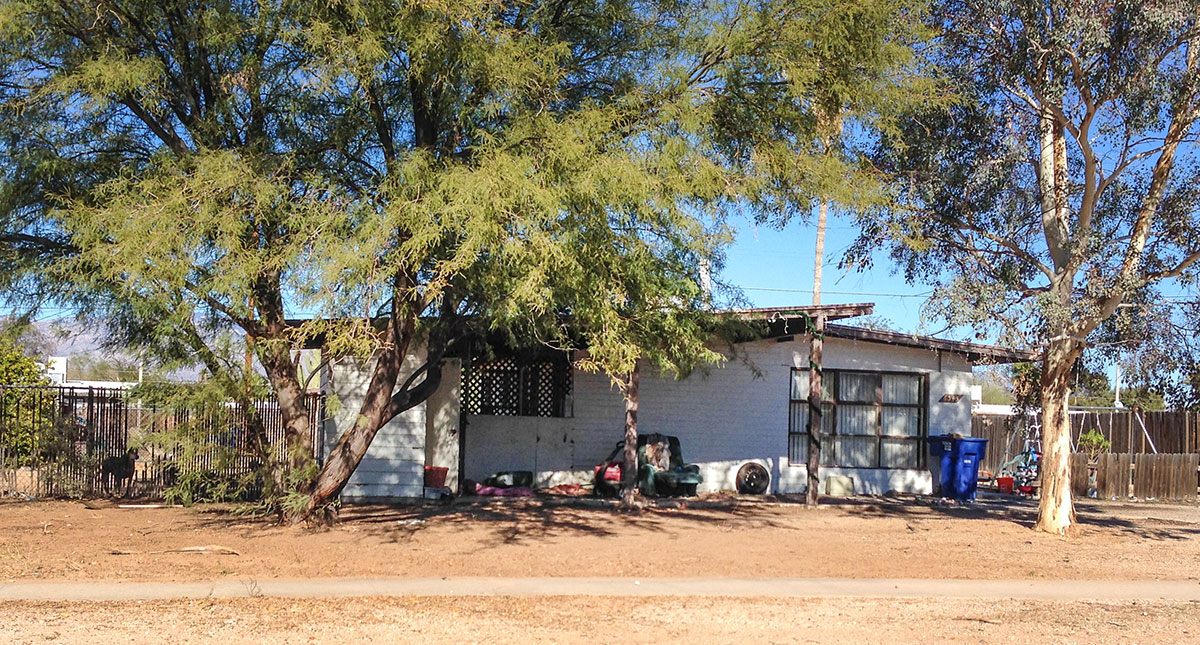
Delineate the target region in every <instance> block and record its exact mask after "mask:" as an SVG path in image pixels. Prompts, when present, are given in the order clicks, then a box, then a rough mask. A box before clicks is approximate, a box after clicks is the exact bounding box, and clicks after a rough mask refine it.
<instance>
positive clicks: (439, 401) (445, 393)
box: [425, 359, 462, 491]
mask: <svg viewBox="0 0 1200 645" xmlns="http://www.w3.org/2000/svg"><path fill="white" fill-rule="evenodd" d="M461 385H462V365H461V363H460V361H459V360H458V359H451V360H448V361H446V363H445V364H444V365H443V366H442V384H441V387H439V388H438V389H437V391H436V392H434V393H433V396H431V397H429V400H428V401H426V402H425V465H427V466H436V467H439V468H447V469H449V472H448V473H447V474H446V487H447V488H449V489H450V490H452V491H456V490H458V480H459V478H458V452H459V451H458V441H459V434H458V431H459V427H458V426H459V410H460V409H461V407H460V401H461V395H462V394H461V393H462V387H461Z"/></svg>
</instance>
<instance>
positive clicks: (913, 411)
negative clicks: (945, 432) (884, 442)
mask: <svg viewBox="0 0 1200 645" xmlns="http://www.w3.org/2000/svg"><path fill="white" fill-rule="evenodd" d="M883 434H885V435H907V436H910V437H916V436H918V435H920V434H921V412H920V410H918V409H917V408H897V407H893V406H890V405H885V406H883Z"/></svg>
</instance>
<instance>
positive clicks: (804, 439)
mask: <svg viewBox="0 0 1200 645" xmlns="http://www.w3.org/2000/svg"><path fill="white" fill-rule="evenodd" d="M788 463H790V464H791V465H793V466H800V465H803V464H806V463H808V435H806V434H797V433H794V432H792V433H788Z"/></svg>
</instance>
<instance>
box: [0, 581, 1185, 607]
mask: <svg viewBox="0 0 1200 645" xmlns="http://www.w3.org/2000/svg"><path fill="white" fill-rule="evenodd" d="M574 595H586V596H728V597H740V598H768V597H798V598H830V597H844V598H982V599H1009V598H1011V599H1025V600H1059V601H1129V600H1168V601H1184V602H1186V601H1200V582H1196V581H1170V582H1149V581H1138V582H1127V581H1112V580H921V579H850V578H678V579H671V578H651V579H642V580H637V579H632V578H374V579H372V578H364V579H351V578H332V579H325V578H318V579H311V580H220V581H212V582H11V583H0V601H18V600H19V601H120V600H172V599H179V598H252V597H258V596H271V597H282V598H332V597H347V596H574Z"/></svg>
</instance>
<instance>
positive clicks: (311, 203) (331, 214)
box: [0, 0, 906, 518]
mask: <svg viewBox="0 0 1200 645" xmlns="http://www.w3.org/2000/svg"><path fill="white" fill-rule="evenodd" d="M864 4H871V5H878V6H879V7H882V8H883V9H881V11H883V12H884V13H887V12H889V11H890V12H893V13H897V14H898V13H900V12H902V9H903V7H904V6H906V5H905V4H903V3H891V2H878V3H862V2H860V1H855V2H851V1H849V0H834V1H832V2H831V1H829V0H820V1H818V0H811V1H805V2H792V1H783V0H778V1H775V0H770V1H767V2H743V1H740V0H730V1H727V2H717V3H691V2H677V1H674V0H671V1H656V0H615V1H614V0H579V1H574V0H545V1H538V0H534V1H531V2H529V1H523V2H505V1H499V2H498V1H495V0H449V1H447V2H397V1H392V0H351V1H348V2H339V3H332V4H327V3H310V2H297V1H295V0H273V1H267V2H238V1H235V0H222V1H218V2H205V3H198V2H188V1H184V0H167V1H165V2H160V1H153V2H152V1H149V0H96V1H93V2H78V1H68V2H51V1H49V0H27V1H24V2H19V3H5V4H3V5H2V6H0V76H2V78H3V80H2V81H0V130H2V133H3V141H0V181H2V183H0V221H2V222H3V226H2V231H0V235H2V236H3V238H2V239H3V240H4V242H5V247H4V249H3V250H4V253H2V254H0V278H2V279H3V280H4V281H5V285H4V286H6V287H8V288H7V289H6V291H5V295H6V296H7V297H8V298H9V299H10V301H15V302H14V303H15V304H23V305H25V306H26V308H27V309H34V308H36V307H37V306H38V305H42V304H51V305H62V304H66V305H69V306H74V307H76V308H78V309H79V310H81V311H82V312H83V313H84V314H85V315H88V316H91V317H93V318H97V319H100V320H103V321H105V322H107V323H109V324H115V325H117V326H119V327H123V328H125V330H126V331H127V333H128V335H129V336H130V337H131V338H139V339H142V340H143V342H145V343H147V344H148V345H151V346H153V347H155V348H165V349H164V351H166V352H167V353H168V354H169V355H170V356H172V357H173V358H175V359H177V360H185V359H187V358H188V357H191V358H193V359H194V360H196V361H198V362H201V363H203V364H204V365H205V366H206V367H207V368H208V370H209V371H210V372H218V371H221V370H225V369H229V367H230V366H229V365H228V361H227V360H225V359H223V358H222V356H224V355H225V354H223V353H221V352H217V351H215V348H214V347H213V346H212V345H213V343H214V342H215V340H214V339H218V338H221V337H222V334H223V333H225V332H228V331H233V332H234V333H238V334H243V335H244V336H245V338H246V340H247V342H248V345H249V347H250V348H251V350H252V351H253V353H254V355H255V357H256V358H257V363H258V364H259V366H260V367H261V370H262V371H263V373H264V374H265V376H266V379H267V381H268V382H269V384H270V387H271V390H272V391H273V392H274V396H275V398H276V400H277V401H278V403H279V407H280V410H281V411H282V414H283V418H284V421H285V427H286V436H287V441H288V449H289V450H288V453H289V462H290V463H289V464H287V466H289V468H287V469H281V472H282V471H283V470H286V471H287V472H290V473H291V481H289V482H281V484H283V483H286V484H287V486H288V488H290V489H291V490H292V495H291V496H290V497H289V502H288V509H289V514H290V515H291V516H292V517H293V518H305V517H310V516H312V515H313V514H314V513H316V512H318V511H320V510H321V509H322V508H324V507H325V506H326V505H327V504H328V503H329V502H330V501H332V500H334V499H336V496H337V495H338V494H339V492H340V491H341V489H342V487H343V486H344V485H345V483H346V482H347V480H348V479H349V477H350V475H351V474H352V473H353V471H354V469H355V468H356V467H357V465H358V463H359V462H360V461H361V459H362V458H363V456H364V455H365V454H366V452H367V450H368V448H369V446H370V444H371V441H372V439H373V438H374V436H375V434H376V432H377V431H378V429H379V428H380V427H382V426H383V425H384V424H385V423H386V422H387V421H388V420H390V419H391V418H393V417H394V416H396V415H397V414H399V413H401V412H403V411H404V410H407V409H409V408H410V407H412V406H414V405H417V404H419V403H421V402H422V401H423V400H424V399H425V398H426V397H428V396H429V394H430V393H432V392H433V391H434V390H435V389H436V388H437V386H438V379H439V377H440V374H441V370H440V362H441V359H442V357H443V356H444V355H445V353H446V352H447V351H449V349H450V348H451V347H453V346H454V344H455V343H457V342H459V341H460V339H462V338H463V337H465V336H466V335H468V334H470V333H471V332H472V331H475V330H477V329H480V328H482V329H488V330H503V331H505V332H506V333H510V334H511V335H513V336H514V339H515V340H516V341H518V342H541V343H550V344H558V345H562V346H564V347H572V346H586V347H587V349H588V354H587V356H586V358H585V359H584V360H583V361H582V364H581V366H582V367H585V368H590V369H596V370H601V371H604V372H606V373H608V374H610V375H614V376H615V377H617V378H621V376H622V375H626V374H628V373H630V371H631V370H632V367H633V365H634V364H635V363H634V361H636V359H637V357H638V356H645V357H648V358H649V359H650V360H652V361H653V362H656V363H659V364H660V365H662V366H664V367H666V368H668V369H677V370H681V371H683V370H686V369H687V368H688V367H689V366H690V365H693V364H695V363H698V362H704V361H709V360H716V359H717V355H716V353H715V352H712V351H711V350H709V349H708V348H707V347H706V346H705V344H704V343H705V341H706V340H707V334H708V333H709V332H710V331H711V328H710V326H709V325H706V324H705V323H704V319H705V317H706V316H707V313H706V306H707V304H708V300H707V299H706V297H705V296H704V294H702V293H701V290H700V289H699V287H698V283H699V276H698V274H697V273H698V270H699V267H700V266H701V264H705V263H707V264H708V265H709V266H712V267H714V269H715V268H717V267H719V260H720V247H721V244H722V243H723V242H724V241H726V240H727V236H726V234H725V231H724V227H723V223H722V220H723V217H724V216H725V215H726V214H727V213H729V212H732V211H738V212H741V211H742V210H743V209H744V208H746V206H747V204H750V205H751V207H752V208H759V209H762V210H771V209H778V208H780V207H781V206H782V205H785V204H790V203H794V201H795V200H797V199H799V200H804V199H806V196H808V195H811V194H812V192H813V191H814V190H815V188H814V186H817V185H818V184H820V185H827V184H828V183H829V181H828V179H827V177H825V175H828V173H824V174H823V173H822V172H821V169H822V168H823V163H824V162H823V161H822V159H823V157H822V156H821V155H817V154H813V152H812V150H811V149H810V148H811V146H809V145H808V143H809V142H811V141H813V140H815V138H816V134H815V130H816V128H815V125H814V124H815V121H816V119H815V118H814V108H813V106H814V102H815V98H814V97H815V96H816V93H817V91H818V90H819V89H821V88H825V87H829V86H831V85H837V84H838V83H839V82H846V81H847V79H849V78H852V77H853V76H854V75H855V74H857V73H858V66H856V65H855V64H854V63H855V61H857V60H864V61H865V59H866V57H867V56H869V55H871V54H872V53H873V52H874V51H875V49H872V48H869V47H868V48H865V49H864V48H860V47H857V46H854V43H852V42H850V41H851V40H853V37H854V34H855V30H854V20H855V19H856V16H857V15H858V14H857V13H856V12H857V8H858V7H860V6H863V5H864ZM888 46H889V47H891V46H892V45H888ZM901 46H903V45H901ZM831 52H837V59H838V60H840V61H841V62H842V63H843V64H841V65H839V66H833V67H830V66H829V65H827V64H826V62H827V61H828V60H829V59H830V55H831V54H830V53H831ZM798 144H799V145H798ZM814 178H819V179H821V181H816V179H814ZM295 313H303V314H306V315H305V316H303V318H305V320H303V321H300V322H297V321H296V320H294V319H293V318H292V316H293V314H295ZM564 320H570V321H571V324H570V325H566V324H564ZM568 327H570V328H569V329H568ZM318 335H319V336H321V337H322V338H323V339H324V342H325V346H326V347H327V348H328V349H329V350H330V351H331V352H332V353H354V354H357V355H359V356H361V357H363V358H369V359H371V361H370V363H369V364H370V365H372V368H371V369H372V372H371V378H370V381H369V384H368V386H367V389H366V391H365V393H364V397H363V403H362V407H361V409H360V410H358V414H356V415H354V421H353V424H352V426H351V427H349V428H346V429H345V430H344V432H343V433H342V435H341V436H340V438H339V439H338V441H337V443H336V445H335V446H334V447H333V448H332V450H331V451H330V452H329V455H328V458H327V460H326V462H325V463H324V465H323V466H322V467H321V468H320V469H319V470H318V469H317V468H316V467H315V464H314V463H313V460H312V451H311V445H309V444H310V439H309V437H310V434H311V432H310V431H311V428H309V427H308V425H309V422H308V419H309V415H308V413H307V410H306V409H305V405H306V403H305V397H304V384H303V383H302V382H301V381H300V380H299V378H298V375H297V360H296V349H297V348H299V347H300V346H301V345H302V344H303V343H304V342H305V341H306V339H309V338H313V337H315V336H318ZM418 351H419V353H420V354H421V355H423V356H424V357H425V362H424V365H422V366H421V367H420V368H418V369H417V370H416V372H415V373H405V372H404V371H403V366H404V362H405V359H406V357H407V356H409V355H410V354H412V353H415V352H418ZM222 361H224V363H223V362H222ZM246 380H247V381H249V380H250V379H248V378H247V379H246ZM248 389H249V388H247V390H248Z"/></svg>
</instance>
